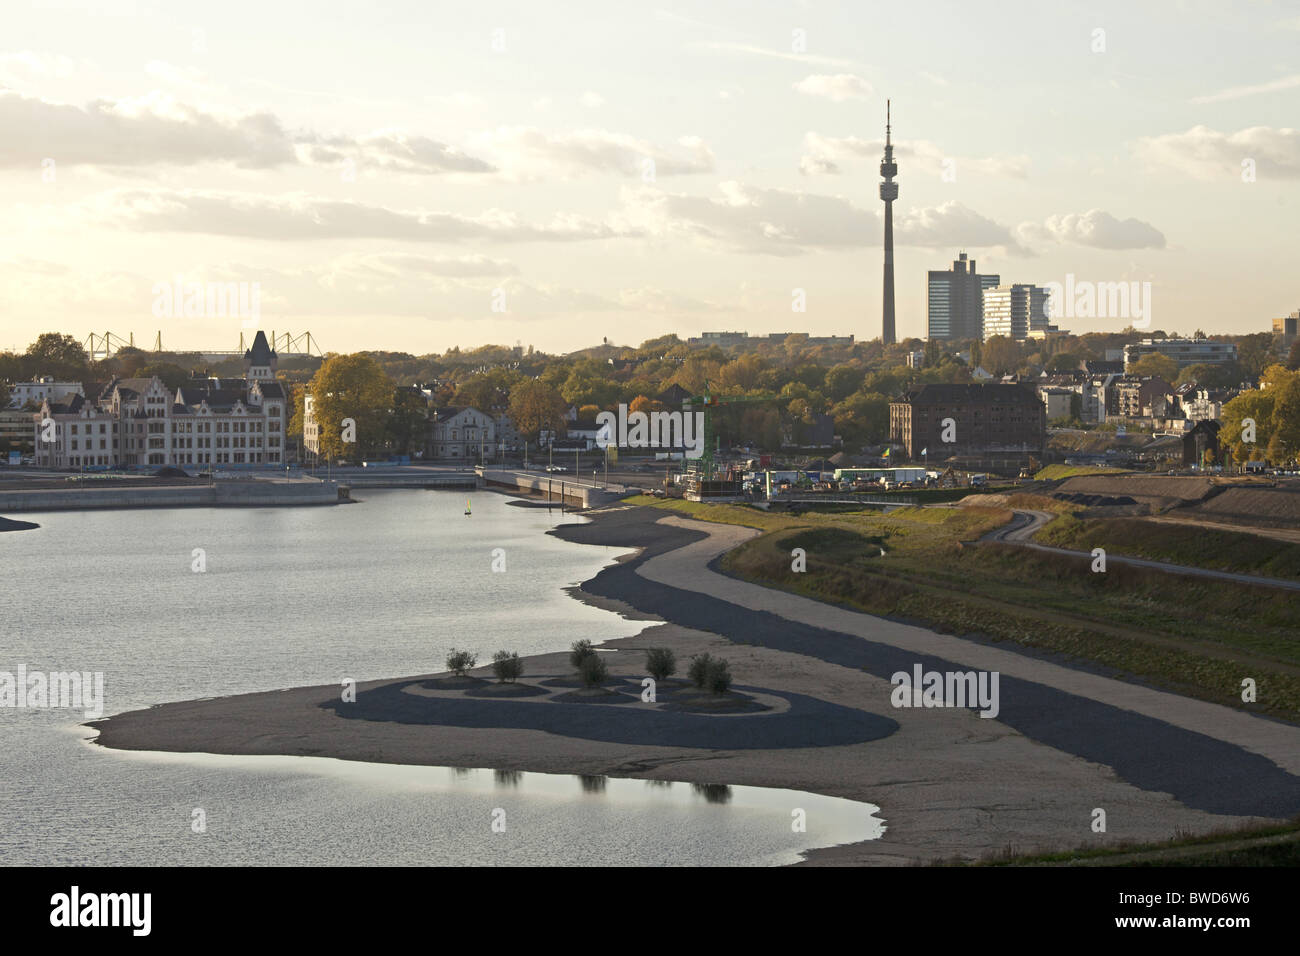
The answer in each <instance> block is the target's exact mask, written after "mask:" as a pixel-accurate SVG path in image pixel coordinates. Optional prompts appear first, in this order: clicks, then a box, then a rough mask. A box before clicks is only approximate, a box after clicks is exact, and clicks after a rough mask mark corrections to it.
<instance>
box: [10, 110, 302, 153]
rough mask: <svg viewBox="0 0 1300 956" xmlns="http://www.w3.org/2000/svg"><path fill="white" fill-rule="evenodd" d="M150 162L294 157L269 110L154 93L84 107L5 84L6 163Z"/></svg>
mask: <svg viewBox="0 0 1300 956" xmlns="http://www.w3.org/2000/svg"><path fill="white" fill-rule="evenodd" d="M46 157H50V158H53V159H54V160H55V162H57V163H59V164H60V165H69V166H72V165H96V166H145V165H154V164H171V165H180V166H185V165H192V164H194V163H201V162H228V163H233V164H235V165H236V166H241V167H244V168H249V169H265V168H267V167H272V166H278V165H280V164H282V163H291V162H293V160H294V154H293V147H292V143H291V141H290V139H289V136H288V134H287V133H286V132H285V130H284V128H283V127H282V126H281V125H280V121H279V120H278V119H276V117H275V116H273V115H271V114H270V113H244V114H238V115H217V114H215V113H204V112H201V111H199V110H197V109H195V108H193V107H190V106H185V105H183V104H181V103H178V102H176V101H175V100H173V99H171V98H170V97H167V96H163V95H161V94H152V95H150V96H146V97H142V98H139V99H130V100H96V101H94V102H92V103H88V104H86V106H85V107H79V106H69V105H63V104H57V103H49V102H46V101H45V100H42V99H38V98H35V97H29V96H23V95H22V94H19V93H13V92H7V91H0V166H20V167H22V166H36V165H39V164H40V161H41V160H42V159H44V158H46Z"/></svg>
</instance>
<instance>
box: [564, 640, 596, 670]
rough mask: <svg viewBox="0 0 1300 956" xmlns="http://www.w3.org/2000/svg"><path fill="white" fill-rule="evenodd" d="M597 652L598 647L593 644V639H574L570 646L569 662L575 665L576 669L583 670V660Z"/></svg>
mask: <svg viewBox="0 0 1300 956" xmlns="http://www.w3.org/2000/svg"><path fill="white" fill-rule="evenodd" d="M595 653H596V649H595V648H594V647H592V646H591V641H587V640H582V641H574V642H573V643H572V644H571V645H570V646H569V663H570V664H572V665H573V667H574V669H575V670H578V671H581V670H582V662H583V661H585V660H586V659H587V658H588V657H592V656H594V655H595Z"/></svg>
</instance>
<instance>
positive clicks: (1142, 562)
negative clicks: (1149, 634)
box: [980, 510, 1300, 591]
mask: <svg viewBox="0 0 1300 956" xmlns="http://www.w3.org/2000/svg"><path fill="white" fill-rule="evenodd" d="M1054 517H1056V516H1055V515H1054V514H1052V513H1051V512H1050V511H1020V510H1017V511H1016V512H1015V517H1014V518H1013V519H1012V521H1011V523H1010V524H1007V525H1003V526H1002V527H1001V528H995V529H994V530H992V531H990V532H989V533H988V534H986V535H984V537H983V538H981V539H980V540H981V541H997V542H1000V543H1003V544H1016V545H1020V546H1021V547H1025V548H1033V549H1034V550H1035V551H1046V552H1048V553H1050V554H1062V555H1065V556H1066V557H1071V558H1079V559H1080V560H1085V561H1086V560H1090V559H1091V558H1092V554H1091V553H1090V552H1087V551H1073V550H1071V549H1069V548H1055V547H1052V546H1051V545H1046V544H1039V543H1037V542H1036V541H1034V540H1033V537H1034V535H1035V534H1037V533H1038V532H1039V531H1040V530H1041V529H1042V528H1043V527H1045V526H1046V525H1047V523H1048V522H1049V521H1051V520H1052V519H1053V518H1054ZM1106 561H1107V562H1108V563H1113V564H1128V565H1132V566H1133V567H1138V568H1153V569H1155V570H1157V571H1167V572H1169V573H1170V574H1185V575H1188V576H1189V577H1197V578H1214V579H1216V580H1219V581H1231V582H1233V583H1235V584H1257V585H1261V586H1263V587H1270V588H1282V589H1283V590H1287V591H1300V581H1286V580H1283V579H1281V578H1266V577H1261V576H1260V575H1257V574H1237V573H1235V572H1233V571H1215V570H1212V569H1210V568H1193V567H1189V566H1188V565H1185V564H1170V563H1169V562H1167V561H1151V560H1149V559H1147V558H1131V557H1126V556H1122V555H1117V554H1109V553H1108V554H1107V555H1106Z"/></svg>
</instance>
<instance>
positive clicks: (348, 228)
mask: <svg viewBox="0 0 1300 956" xmlns="http://www.w3.org/2000/svg"><path fill="white" fill-rule="evenodd" d="M87 213H88V215H89V217H90V218H91V219H92V220H95V221H98V222H101V223H103V224H105V225H115V226H119V227H121V228H124V229H130V230H132V231H135V232H185V233H203V234H207V235H219V236H242V237H246V238H250V239H267V240H272V241H289V242H296V241H302V240H308V239H394V240H403V241H407V242H463V241H468V240H482V241H488V242H582V241H587V240H595V239H615V238H622V237H625V236H627V235H630V234H631V233H628V232H626V231H619V230H616V229H614V228H613V227H611V226H609V225H606V224H604V223H599V222H594V221H592V220H589V219H585V218H583V217H580V216H573V215H557V216H555V217H554V218H553V219H552V221H551V222H550V223H548V224H545V225H536V224H532V223H526V222H523V221H521V220H519V219H518V217H517V216H515V214H513V213H509V212H504V211H502V210H498V209H492V210H488V211H487V212H484V213H483V214H481V215H479V216H462V215H458V214H454V213H446V212H418V211H414V210H397V209H388V208H386V207H384V206H374V205H366V204H364V203H358V202H351V201H341V200H335V199H324V198H316V197H310V196H279V197H271V196H261V195H255V194H251V193H218V192H201V191H193V190H183V191H182V190H130V189H124V190H114V191H111V192H109V193H105V194H103V195H101V196H100V197H98V198H97V200H96V201H95V202H94V203H92V205H91V207H90V208H89V209H88V210H87Z"/></svg>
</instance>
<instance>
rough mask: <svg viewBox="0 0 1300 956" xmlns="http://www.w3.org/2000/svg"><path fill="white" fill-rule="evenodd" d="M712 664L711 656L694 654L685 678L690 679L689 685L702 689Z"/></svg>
mask: <svg viewBox="0 0 1300 956" xmlns="http://www.w3.org/2000/svg"><path fill="white" fill-rule="evenodd" d="M712 662H713V656H712V655H711V654H696V655H695V656H694V657H692V658H691V666H690V667H689V668H688V669H687V671H686V676H687V677H689V678H690V679H691V683H692V684H694V685H695V686H696V687H703V686H704V685H705V683H706V682H707V681H708V679H709V665H710V664H711V663H712Z"/></svg>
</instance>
